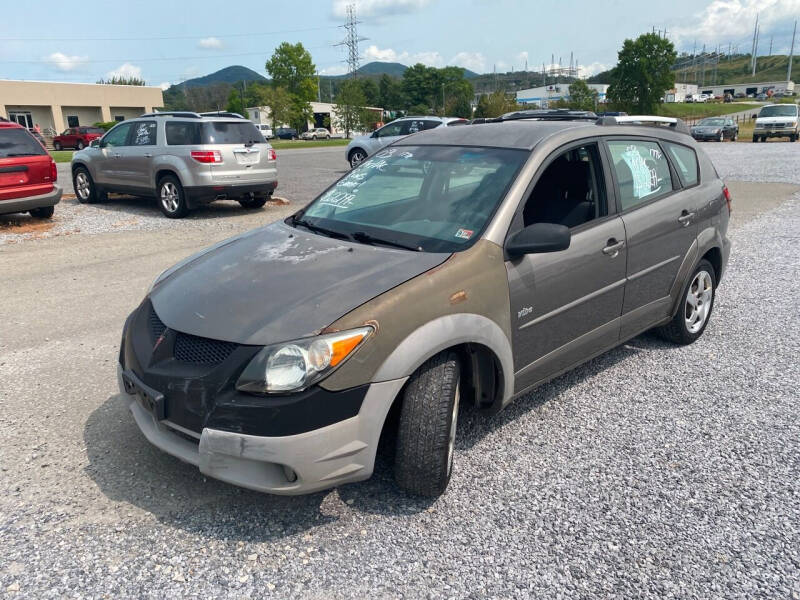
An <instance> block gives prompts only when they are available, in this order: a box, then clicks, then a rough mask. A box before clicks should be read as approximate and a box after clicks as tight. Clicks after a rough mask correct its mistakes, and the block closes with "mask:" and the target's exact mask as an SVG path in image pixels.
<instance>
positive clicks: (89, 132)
mask: <svg viewBox="0 0 800 600" xmlns="http://www.w3.org/2000/svg"><path fill="white" fill-rule="evenodd" d="M104 133H105V131H103V130H102V129H100V128H99V127H70V128H69V129H66V130H64V133H62V134H61V135H57V136H55V137H54V138H53V148H55V149H56V150H62V149H63V148H76V149H78V150H83V149H84V148H86V146H88V145H89V144H90V143H91V142H92V140H96V139H98V138H100V137H102V136H103V134H104Z"/></svg>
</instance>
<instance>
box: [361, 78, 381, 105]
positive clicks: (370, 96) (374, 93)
mask: <svg viewBox="0 0 800 600" xmlns="http://www.w3.org/2000/svg"><path fill="white" fill-rule="evenodd" d="M358 81H360V82H361V91H362V92H363V93H364V101H365V102H366V105H367V106H378V102H380V96H381V92H380V90H379V89H378V85H377V84H376V83H375V82H374V81H372V79H359V80H358Z"/></svg>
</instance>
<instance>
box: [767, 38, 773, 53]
mask: <svg viewBox="0 0 800 600" xmlns="http://www.w3.org/2000/svg"><path fill="white" fill-rule="evenodd" d="M767 56H772V36H769V54H767Z"/></svg>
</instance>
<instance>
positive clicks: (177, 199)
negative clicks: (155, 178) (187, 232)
mask: <svg viewBox="0 0 800 600" xmlns="http://www.w3.org/2000/svg"><path fill="white" fill-rule="evenodd" d="M158 206H159V208H160V209H161V212H162V213H164V216H166V217H168V218H170V219H180V218H182V217H185V216H186V214H187V213H188V212H189V208H188V207H187V206H186V196H185V194H184V192H183V186H182V185H181V182H180V181H178V178H177V177H175V176H173V175H167V176H166V177H163V178H162V179H161V180H160V181H159V182H158Z"/></svg>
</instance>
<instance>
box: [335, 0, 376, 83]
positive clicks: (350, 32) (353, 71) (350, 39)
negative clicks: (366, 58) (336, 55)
mask: <svg viewBox="0 0 800 600" xmlns="http://www.w3.org/2000/svg"><path fill="white" fill-rule="evenodd" d="M359 24H361V21H357V20H356V5H355V4H348V5H347V22H346V23H345V24H344V25H342V27H344V29H345V31H346V32H347V34H346V35H345V38H344V39H343V40H342V41H341V42H339V43H338V44H334V46H346V47H347V60H345V62H346V63H347V71H348V73H350V77H352V78H354V79H355V78H356V77H357V76H358V63H359V61H360V60H361V57H360V56H359V54H358V43H359V42H363V41H366V40H367V39H369V38H365V37H360V36H359V35H358V25H359Z"/></svg>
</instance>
